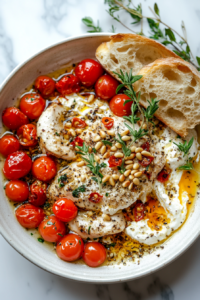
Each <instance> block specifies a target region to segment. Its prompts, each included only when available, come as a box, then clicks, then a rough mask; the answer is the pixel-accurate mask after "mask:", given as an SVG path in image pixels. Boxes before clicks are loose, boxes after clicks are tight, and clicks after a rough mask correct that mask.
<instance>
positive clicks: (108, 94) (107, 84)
mask: <svg viewBox="0 0 200 300" xmlns="http://www.w3.org/2000/svg"><path fill="white" fill-rule="evenodd" d="M118 85H119V83H118V81H117V80H116V79H114V78H113V77H112V76H110V75H108V74H105V75H103V76H101V77H100V78H99V79H98V80H97V82H96V84H95V93H96V95H97V96H98V97H99V98H101V99H103V100H109V99H111V98H112V97H114V96H115V95H116V89H117V87H118Z"/></svg>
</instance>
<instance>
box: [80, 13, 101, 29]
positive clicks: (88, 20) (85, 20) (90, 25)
mask: <svg viewBox="0 0 200 300" xmlns="http://www.w3.org/2000/svg"><path fill="white" fill-rule="evenodd" d="M82 22H83V23H84V24H85V25H86V26H87V27H88V28H91V29H92V30H88V32H90V33H91V32H102V29H101V27H100V26H99V21H97V26H95V25H94V22H93V20H92V18H91V17H85V18H83V19H82Z"/></svg>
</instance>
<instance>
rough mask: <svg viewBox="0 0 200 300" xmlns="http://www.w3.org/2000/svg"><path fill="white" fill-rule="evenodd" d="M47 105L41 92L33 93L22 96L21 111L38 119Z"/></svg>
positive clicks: (31, 117)
mask: <svg viewBox="0 0 200 300" xmlns="http://www.w3.org/2000/svg"><path fill="white" fill-rule="evenodd" d="M45 105H46V102H45V100H44V99H43V98H42V97H41V96H40V95H39V94H34V93H31V94H26V95H24V96H23V97H22V99H21V101H20V105H19V107H20V109H21V111H22V112H23V113H24V114H25V115H27V116H28V117H29V119H32V120H34V119H38V118H39V116H40V115H41V114H42V112H43V110H44V109H45ZM26 123H28V122H26ZM22 125H23V124H22Z"/></svg>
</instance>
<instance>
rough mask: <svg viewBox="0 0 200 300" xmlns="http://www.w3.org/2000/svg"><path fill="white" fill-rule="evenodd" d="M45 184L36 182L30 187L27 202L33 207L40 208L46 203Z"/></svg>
mask: <svg viewBox="0 0 200 300" xmlns="http://www.w3.org/2000/svg"><path fill="white" fill-rule="evenodd" d="M47 186H48V185H47V184H46V183H42V182H40V181H38V180H36V181H35V182H33V183H32V184H31V186H30V195H29V199H28V202H29V203H31V204H33V205H35V206H42V205H43V204H44V203H45V201H46V190H47Z"/></svg>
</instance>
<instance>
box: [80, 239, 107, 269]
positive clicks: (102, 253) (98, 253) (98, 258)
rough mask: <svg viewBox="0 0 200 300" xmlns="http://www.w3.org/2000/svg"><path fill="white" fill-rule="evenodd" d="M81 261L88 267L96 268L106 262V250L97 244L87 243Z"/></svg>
mask: <svg viewBox="0 0 200 300" xmlns="http://www.w3.org/2000/svg"><path fill="white" fill-rule="evenodd" d="M83 260H84V262H85V263H86V264H87V265H88V266H89V267H98V266H100V265H102V264H103V263H104V261H105V260H106V249H105V247H104V246H103V245H102V244H100V243H98V242H89V243H87V244H86V245H85V249H84V252H83Z"/></svg>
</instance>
